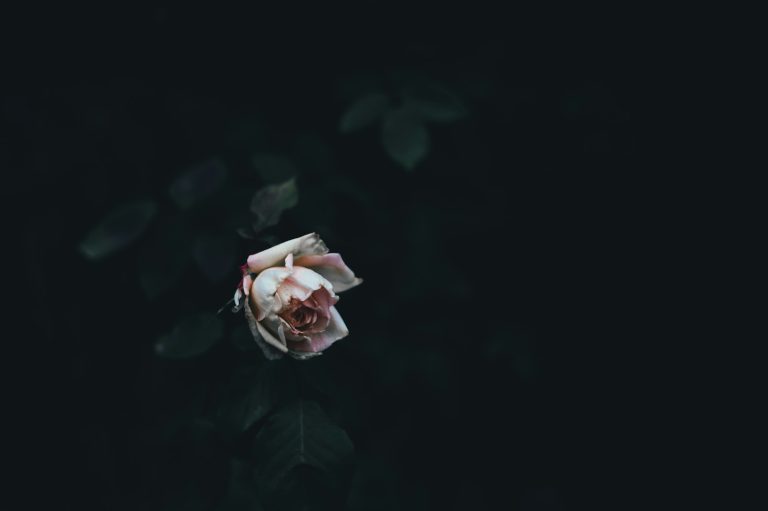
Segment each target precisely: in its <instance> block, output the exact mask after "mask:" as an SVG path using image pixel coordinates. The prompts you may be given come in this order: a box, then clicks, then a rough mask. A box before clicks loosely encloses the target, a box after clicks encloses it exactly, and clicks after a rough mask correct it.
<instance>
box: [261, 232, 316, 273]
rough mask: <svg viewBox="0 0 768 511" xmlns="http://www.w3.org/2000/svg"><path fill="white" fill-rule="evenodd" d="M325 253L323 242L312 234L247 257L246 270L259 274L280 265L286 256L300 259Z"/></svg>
mask: <svg viewBox="0 0 768 511" xmlns="http://www.w3.org/2000/svg"><path fill="white" fill-rule="evenodd" d="M327 252H328V248H327V247H326V246H325V243H323V240H321V239H320V236H318V235H317V233H314V232H313V233H310V234H305V235H304V236H301V237H299V238H294V239H292V240H289V241H286V242H284V243H280V244H279V245H275V246H274V247H271V248H268V249H266V250H262V251H261V252H259V253H257V254H253V255H250V256H248V269H249V270H250V271H251V272H253V273H259V272H260V271H262V270H265V269H266V268H270V267H272V266H275V265H276V264H280V263H281V262H283V261H284V260H285V258H286V257H287V256H288V254H293V255H294V256H296V257H300V256H304V255H318V254H325V253H327Z"/></svg>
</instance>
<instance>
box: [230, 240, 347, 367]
mask: <svg viewBox="0 0 768 511" xmlns="http://www.w3.org/2000/svg"><path fill="white" fill-rule="evenodd" d="M281 264H282V265H281ZM360 283H362V279H360V278H357V277H355V274H354V273H353V272H352V270H350V269H349V267H347V265H346V264H344V261H343V260H342V259H341V256H340V255H339V254H329V253H328V248H326V246H325V243H323V240H321V239H320V237H319V236H318V235H317V234H315V233H311V234H307V235H305V236H301V237H300V238H296V239H292V240H290V241H286V242H285V243H281V244H279V245H276V246H274V247H272V248H269V249H267V250H264V251H262V252H259V253H257V254H253V255H251V256H249V257H248V262H247V264H246V265H244V266H243V279H242V281H241V287H239V288H238V290H237V291H236V292H235V307H236V310H237V308H239V307H240V305H241V304H240V302H241V300H243V298H245V300H243V304H242V305H243V308H244V309H245V317H246V319H247V321H248V326H249V327H250V329H251V334H253V337H254V339H256V342H257V343H258V344H259V346H260V347H261V349H262V351H264V355H265V356H266V357H267V358H270V359H275V358H280V357H282V356H283V355H284V354H288V355H290V356H292V357H294V358H299V359H305V358H310V357H313V356H317V355H319V354H320V353H322V352H323V351H324V350H326V349H328V347H330V346H331V345H332V344H333V343H334V342H336V341H338V340H339V339H342V338H344V337H346V336H347V335H348V334H349V330H347V326H346V325H345V324H344V321H343V320H342V319H341V316H340V315H339V312H338V311H337V310H336V307H334V305H335V304H336V302H338V300H339V297H338V296H337V295H336V293H340V292H342V291H346V290H347V289H350V288H353V287H355V286H357V285H358V284H360Z"/></svg>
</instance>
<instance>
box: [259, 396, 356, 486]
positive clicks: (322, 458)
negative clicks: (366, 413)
mask: <svg viewBox="0 0 768 511" xmlns="http://www.w3.org/2000/svg"><path fill="white" fill-rule="evenodd" d="M255 448H256V449H255V458H256V459H257V460H259V465H258V467H257V472H258V475H259V478H260V479H261V480H262V482H264V483H265V484H266V486H267V487H268V488H273V489H274V488H277V487H278V486H281V485H283V482H284V478H286V476H287V475H288V474H289V472H291V470H292V469H294V468H296V467H298V466H300V465H308V466H311V467H314V468H316V469H319V470H321V471H323V472H324V473H325V474H326V475H327V476H329V477H331V479H334V478H335V475H337V473H338V471H339V470H340V469H341V468H342V467H343V466H344V465H345V464H346V463H347V462H348V461H349V460H350V458H351V456H352V453H353V447H352V442H351V441H350V439H349V437H348V436H347V434H346V433H345V432H344V430H343V429H341V428H340V427H338V426H337V425H336V424H334V423H333V422H331V420H330V419H329V418H328V416H327V415H326V414H325V412H323V410H322V408H320V405H318V404H317V403H315V402H313V401H305V400H298V401H296V402H294V403H293V404H290V405H288V406H286V407H285V408H283V409H282V410H280V411H278V412H277V413H276V414H274V415H273V416H271V417H270V418H269V420H268V422H267V423H266V424H265V425H264V427H263V428H262V429H261V430H260V431H259V433H258V435H257V436H256V439H255Z"/></svg>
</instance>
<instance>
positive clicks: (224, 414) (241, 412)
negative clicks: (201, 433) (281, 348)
mask: <svg viewBox="0 0 768 511" xmlns="http://www.w3.org/2000/svg"><path fill="white" fill-rule="evenodd" d="M249 335H250V334H249ZM251 343H252V344H253V345H254V346H255V345H256V343H255V342H254V341H253V338H251ZM290 369H291V368H290V367H288V365H287V363H286V361H270V362H268V363H265V364H263V365H261V366H260V367H258V368H257V369H254V368H253V367H248V368H245V369H243V370H241V371H240V372H237V373H235V374H234V376H233V377H232V380H231V381H230V383H229V385H228V387H227V389H226V392H225V394H224V397H223V398H222V404H221V406H220V407H219V409H218V411H217V419H218V421H219V423H220V424H221V425H222V426H223V427H224V429H226V430H230V431H232V432H234V433H242V432H243V431H245V430H247V429H248V428H250V427H251V426H253V425H254V424H256V423H257V422H258V421H260V420H261V419H263V418H264V417H266V416H267V414H268V413H270V412H271V411H272V410H274V409H275V408H276V407H279V406H280V405H281V404H284V403H287V402H290V401H292V400H294V399H296V397H297V396H298V387H297V384H296V378H295V376H294V375H293V374H292V372H291V371H290Z"/></svg>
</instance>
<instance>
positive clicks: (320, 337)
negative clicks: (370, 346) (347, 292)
mask: <svg viewBox="0 0 768 511" xmlns="http://www.w3.org/2000/svg"><path fill="white" fill-rule="evenodd" d="M347 335H349V330H348V329H347V325H345V324H344V320H343V319H341V315H340V314H339V311H337V310H336V307H331V321H330V323H329V324H328V328H327V329H326V330H325V331H324V332H321V333H318V334H311V335H310V336H309V337H310V340H309V343H302V342H290V341H289V342H288V348H289V349H290V350H291V351H297V352H307V351H309V352H313V353H319V352H321V351H324V350H326V349H328V347H330V346H331V345H332V344H333V343H334V342H336V341H338V340H339V339H343V338H344V337H346V336H347Z"/></svg>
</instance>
